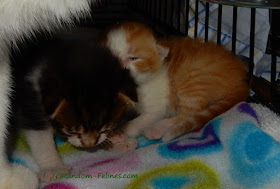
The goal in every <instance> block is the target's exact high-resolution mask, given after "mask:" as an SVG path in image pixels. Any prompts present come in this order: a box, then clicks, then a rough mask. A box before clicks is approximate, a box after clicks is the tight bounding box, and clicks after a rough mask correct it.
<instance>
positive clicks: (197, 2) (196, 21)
mask: <svg viewBox="0 0 280 189" xmlns="http://www.w3.org/2000/svg"><path fill="white" fill-rule="evenodd" d="M198 8H199V0H196V1H195V13H194V17H195V19H194V20H195V22H194V38H197V31H198Z"/></svg>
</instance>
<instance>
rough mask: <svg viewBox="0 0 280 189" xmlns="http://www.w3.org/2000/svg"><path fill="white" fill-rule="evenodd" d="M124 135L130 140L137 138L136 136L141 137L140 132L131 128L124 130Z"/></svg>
mask: <svg viewBox="0 0 280 189" xmlns="http://www.w3.org/2000/svg"><path fill="white" fill-rule="evenodd" d="M125 134H127V136H129V137H131V138H137V137H138V136H140V135H141V131H140V130H138V129H135V128H133V127H129V128H127V129H126V130H125Z"/></svg>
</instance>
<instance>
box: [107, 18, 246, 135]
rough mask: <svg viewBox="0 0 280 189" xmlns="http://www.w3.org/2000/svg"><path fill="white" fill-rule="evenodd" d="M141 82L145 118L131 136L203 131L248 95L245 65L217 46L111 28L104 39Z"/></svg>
mask: <svg viewBox="0 0 280 189" xmlns="http://www.w3.org/2000/svg"><path fill="white" fill-rule="evenodd" d="M105 44H106V46H107V47H109V48H110V49H111V51H112V52H113V54H115V55H116V56H117V57H118V58H119V59H120V60H121V64H122V66H123V67H124V68H126V69H129V70H130V72H131V75H132V76H133V78H134V79H135V81H136V83H137V84H138V89H137V94H138V99H139V102H138V105H137V108H138V111H139V113H140V116H138V117H137V118H135V119H134V120H132V121H130V122H129V124H128V125H127V126H126V129H125V132H126V134H127V135H128V136H130V137H136V136H138V135H140V134H142V133H144V135H145V136H146V137H147V138H148V139H151V140H153V139H160V138H162V140H163V141H169V140H171V139H173V138H175V137H178V136H180V135H183V134H185V133H188V132H190V131H192V130H194V129H198V128H201V127H203V126H204V125H205V124H206V123H207V122H208V121H210V120H211V119H213V118H214V117H216V116H218V115H219V114H221V113H223V112H225V111H227V110H228V109H230V108H231V107H233V106H234V105H235V104H237V103H238V102H240V101H244V100H246V98H247V96H248V94H249V86H248V82H247V72H246V68H245V65H244V64H243V63H242V62H241V61H240V60H239V59H238V58H237V57H235V56H234V55H232V54H231V53H230V52H228V51H227V50H225V49H223V48H222V47H220V46H218V45H216V44H214V43H202V42H200V41H199V40H196V39H191V38H188V37H186V38H181V37H178V38H172V39H167V40H157V39H156V38H155V37H154V35H153V33H152V31H151V30H150V29H149V28H147V27H145V26H144V25H141V24H138V23H132V22H128V23H123V24H120V25H118V26H116V27H115V28H113V29H111V30H110V31H109V32H108V34H107V38H106V41H105Z"/></svg>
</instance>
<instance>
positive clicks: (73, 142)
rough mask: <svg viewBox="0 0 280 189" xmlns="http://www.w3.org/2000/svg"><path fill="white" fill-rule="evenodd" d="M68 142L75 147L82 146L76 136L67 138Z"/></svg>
mask: <svg viewBox="0 0 280 189" xmlns="http://www.w3.org/2000/svg"><path fill="white" fill-rule="evenodd" d="M68 142H70V143H71V144H72V145H74V146H76V147H83V144H82V142H81V140H80V139H79V138H78V137H77V136H71V137H69V138H68Z"/></svg>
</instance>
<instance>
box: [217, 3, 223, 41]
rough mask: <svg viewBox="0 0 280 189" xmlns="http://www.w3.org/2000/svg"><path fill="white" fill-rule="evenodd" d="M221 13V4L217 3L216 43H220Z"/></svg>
mask: <svg viewBox="0 0 280 189" xmlns="http://www.w3.org/2000/svg"><path fill="white" fill-rule="evenodd" d="M222 14H223V6H222V5H219V8H218V26H217V44H218V45H220V44H221V36H222Z"/></svg>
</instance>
